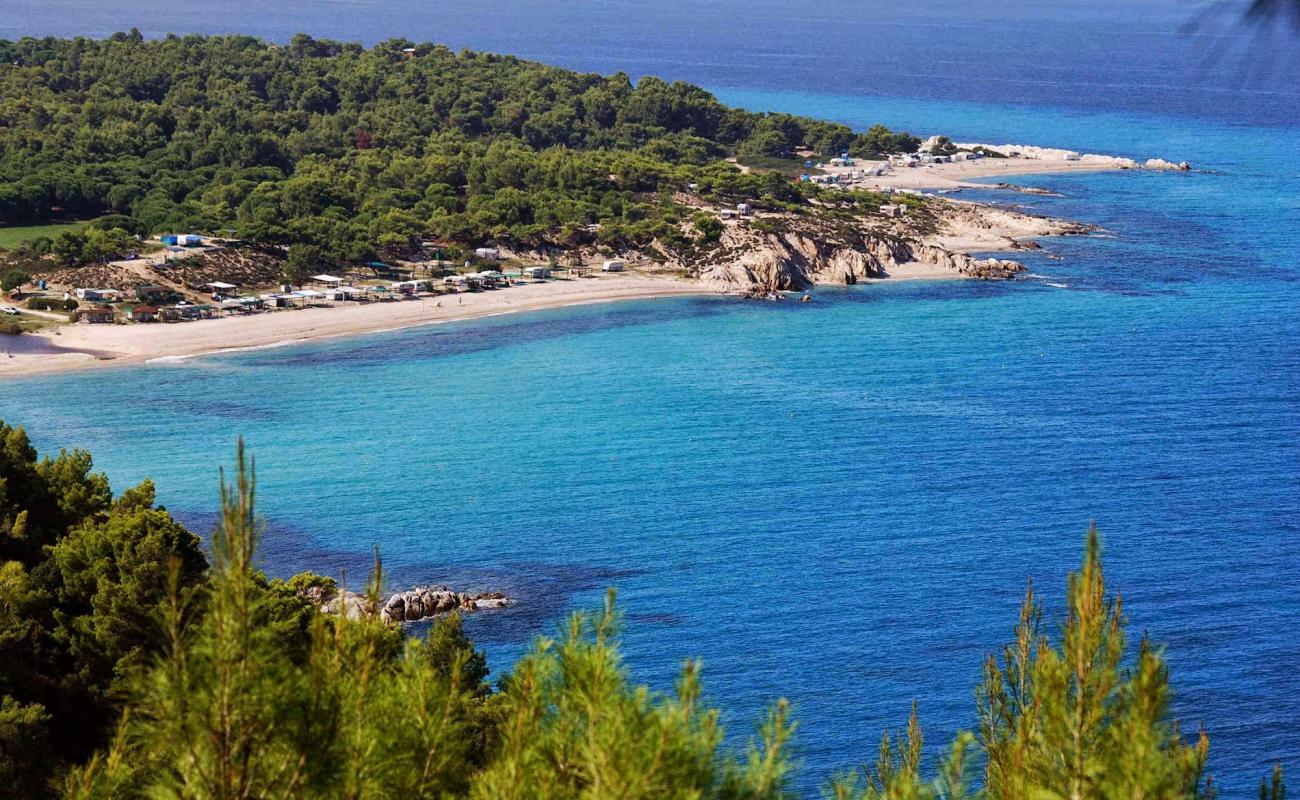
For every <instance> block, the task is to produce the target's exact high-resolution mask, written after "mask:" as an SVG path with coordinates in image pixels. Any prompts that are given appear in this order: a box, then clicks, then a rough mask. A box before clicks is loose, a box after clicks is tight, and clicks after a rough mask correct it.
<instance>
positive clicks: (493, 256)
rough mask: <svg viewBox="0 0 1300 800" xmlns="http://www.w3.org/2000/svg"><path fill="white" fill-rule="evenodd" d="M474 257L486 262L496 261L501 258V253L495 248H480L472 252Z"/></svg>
mask: <svg viewBox="0 0 1300 800" xmlns="http://www.w3.org/2000/svg"><path fill="white" fill-rule="evenodd" d="M474 255H475V256H477V257H478V258H482V259H485V260H487V261H496V260H497V259H499V258H501V251H500V250H498V249H496V248H495V247H480V248H478V249H476V250H475V251H474Z"/></svg>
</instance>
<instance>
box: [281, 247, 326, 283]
mask: <svg viewBox="0 0 1300 800" xmlns="http://www.w3.org/2000/svg"><path fill="white" fill-rule="evenodd" d="M320 260H321V255H320V248H319V247H317V246H315V245H311V244H295V245H291V246H290V247H289V254H288V256H287V257H286V258H285V259H284V266H283V268H282V269H281V274H280V277H281V279H282V280H283V281H284V282H285V283H289V284H294V285H301V284H302V282H303V281H304V280H306V279H307V276H309V275H310V274H311V273H312V270H314V269H315V268H316V266H317V265H318V264H320Z"/></svg>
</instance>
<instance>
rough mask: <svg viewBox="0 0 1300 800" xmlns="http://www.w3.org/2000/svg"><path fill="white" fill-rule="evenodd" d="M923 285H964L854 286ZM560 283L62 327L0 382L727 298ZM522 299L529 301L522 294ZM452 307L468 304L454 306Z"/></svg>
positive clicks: (661, 288)
mask: <svg viewBox="0 0 1300 800" xmlns="http://www.w3.org/2000/svg"><path fill="white" fill-rule="evenodd" d="M923 280H971V278H970V277H969V276H966V275H961V274H958V273H955V272H953V271H952V270H949V269H946V268H944V267H939V266H935V265H932V264H903V265H900V266H898V267H896V268H894V269H893V270H891V272H890V274H889V275H888V276H886V277H883V278H871V279H869V280H866V281H863V282H862V283H863V285H866V284H876V283H892V282H902V281H923ZM568 284H569V282H567V281H564V282H551V283H546V284H524V285H521V286H513V287H510V288H508V289H497V290H493V291H491V292H485V293H475V294H460V295H444V296H442V297H440V298H435V297H425V298H420V299H418V300H394V301H389V302H383V301H376V302H372V303H367V304H364V305H340V306H329V307H315V308H306V309H297V310H293V311H277V312H274V313H270V314H259V315H256V316H250V317H242V316H239V317H226V318H222V319H212V320H200V321H196V322H186V323H173V324H164V323H156V324H152V325H114V326H99V325H66V326H64V327H62V328H60V329H59V331H60V332H59V333H58V334H57V335H52V334H47V333H34V334H32V333H29V334H23V338H25V339H27V340H29V341H32V342H33V343H35V342H39V344H38V345H37V346H36V347H35V348H34V350H35V352H31V353H14V352H11V353H10V357H9V358H7V359H6V358H0V381H2V380H4V379H6V378H28V377H37V376H41V375H52V374H58V373H65V372H81V371H92V370H101V369H112V368H115V367H128V366H149V365H157V366H166V365H179V364H184V363H187V362H189V361H190V360H192V359H197V358H204V357H206V356H214V355H221V354H224V353H241V352H251V351H255V350H271V349H276V348H280V347H292V346H294V345H300V344H310V343H312V342H318V341H326V340H329V339H337V338H343V337H350V336H364V335H367V334H377V333H392V332H395V331H403V330H408V329H410V328H419V327H423V326H426V325H441V324H445V323H453V322H465V321H468V320H474V319H487V318H490V317H498V316H506V315H509V314H521V313H527V312H531V311H545V310H549V309H555V308H570V307H576V306H584V305H597V304H604V303H617V302H623V301H629V300H654V299H659V298H668V297H706V296H716V297H735V296H736V295H735V294H734V293H731V292H725V291H721V290H719V289H717V288H714V287H710V286H709V285H707V284H704V283H701V282H699V281H694V280H687V279H684V278H668V277H631V276H629V277H620V278H587V279H579V280H577V281H573V284H572V285H568ZM530 290H532V294H531V296H529V295H525V294H524V293H525V292H529V291H530ZM537 290H549V291H537ZM565 290H567V291H565ZM458 298H463V299H466V300H469V301H470V302H468V303H458V302H455V300H457V299H458ZM448 301H452V302H450V303H449V302H448ZM394 312H396V313H394ZM0 344H3V342H2V340H0Z"/></svg>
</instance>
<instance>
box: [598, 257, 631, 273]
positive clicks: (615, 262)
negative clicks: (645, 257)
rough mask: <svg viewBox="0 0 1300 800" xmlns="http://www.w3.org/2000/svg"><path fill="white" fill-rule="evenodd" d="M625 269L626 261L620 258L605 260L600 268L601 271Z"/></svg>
mask: <svg viewBox="0 0 1300 800" xmlns="http://www.w3.org/2000/svg"><path fill="white" fill-rule="evenodd" d="M625 269H627V262H625V261H623V260H622V259H617V258H612V259H609V260H607V261H606V262H605V263H604V265H603V266H602V267H601V268H600V271H601V272H622V271H623V270H625Z"/></svg>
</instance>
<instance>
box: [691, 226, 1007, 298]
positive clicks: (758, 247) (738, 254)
mask: <svg viewBox="0 0 1300 800" xmlns="http://www.w3.org/2000/svg"><path fill="white" fill-rule="evenodd" d="M722 244H723V248H722V250H723V253H724V256H723V257H722V258H720V259H717V260H715V261H713V263H711V264H710V265H708V266H706V267H703V268H702V269H701V270H700V272H699V279H700V281H701V282H703V283H704V284H706V285H708V286H711V287H714V288H717V289H719V290H722V291H738V292H773V291H801V290H804V289H809V288H812V287H813V286H816V285H823V284H836V285H853V284H855V283H858V282H859V281H862V280H869V279H881V278H888V277H889V275H890V270H891V269H894V268H896V267H899V266H902V265H904V264H926V265H931V266H934V267H939V268H942V269H947V270H951V271H952V273H953V275H954V276H966V277H971V278H981V279H985V280H1002V279H1006V278H1010V277H1011V276H1013V275H1014V274H1015V273H1017V272H1020V271H1022V270H1023V269H1024V267H1023V266H1021V265H1020V264H1019V263H1017V262H1015V261H1008V260H1003V259H996V258H985V259H978V258H974V257H972V256H969V255H967V254H965V253H959V252H954V251H952V250H948V249H946V248H944V247H941V246H939V245H936V244H928V243H925V242H922V241H919V240H916V239H910V238H905V237H899V236H893V235H889V234H883V233H863V234H861V235H860V236H858V237H856V238H855V239H854V240H848V241H846V240H843V239H838V240H837V239H831V238H819V237H814V236H813V235H810V234H809V233H807V232H800V231H794V230H792V231H785V232H777V233H769V232H764V231H760V230H755V229H752V228H743V227H740V226H735V227H731V228H728V229H727V231H726V233H725V234H724V235H723V239H722Z"/></svg>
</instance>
